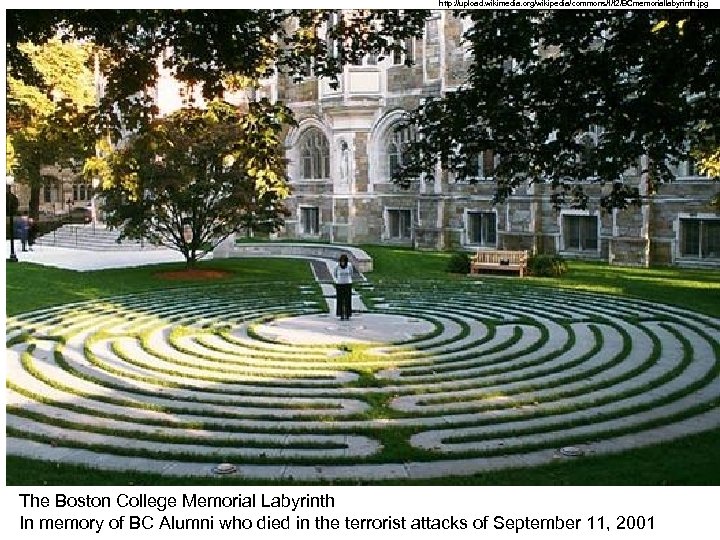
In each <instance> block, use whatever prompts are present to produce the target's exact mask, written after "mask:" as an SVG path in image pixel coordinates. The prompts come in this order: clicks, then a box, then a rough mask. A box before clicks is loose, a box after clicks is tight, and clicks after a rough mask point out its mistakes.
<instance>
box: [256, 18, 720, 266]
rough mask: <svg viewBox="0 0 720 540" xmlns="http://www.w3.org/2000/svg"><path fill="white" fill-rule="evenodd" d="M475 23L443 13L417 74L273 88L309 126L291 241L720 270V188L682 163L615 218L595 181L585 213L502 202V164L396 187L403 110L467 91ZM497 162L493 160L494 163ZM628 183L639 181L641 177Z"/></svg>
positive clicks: (292, 166) (298, 132)
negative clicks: (511, 252) (468, 42)
mask: <svg viewBox="0 0 720 540" xmlns="http://www.w3.org/2000/svg"><path fill="white" fill-rule="evenodd" d="M464 29H465V28H464V22H463V21H462V20H459V19H456V18H454V17H452V16H451V15H450V14H449V13H446V12H438V13H437V14H436V16H435V18H433V19H431V20H429V21H428V22H427V25H426V29H425V35H424V37H423V39H417V40H414V42H413V43H412V47H411V49H412V50H411V52H410V54H412V55H413V61H414V65H413V66H412V67H407V66H405V65H403V63H404V60H405V59H404V58H403V57H400V56H396V57H394V58H385V59H383V60H381V61H380V62H376V61H375V60H373V59H366V61H365V62H364V63H363V65H357V66H348V67H346V69H345V71H344V74H343V76H342V77H341V79H340V84H339V85H338V86H337V88H333V87H331V85H329V84H328V82H327V81H324V80H318V79H309V80H307V81H304V82H302V83H297V84H296V83H292V82H291V81H289V80H287V79H285V78H282V77H280V78H276V79H275V80H273V81H269V84H268V85H267V86H266V88H265V89H264V91H265V92H266V93H267V95H268V97H271V98H276V99H281V100H283V101H284V102H286V103H287V104H288V105H289V106H290V107H291V108H292V109H293V110H294V112H295V114H296V117H297V120H298V122H299V124H298V127H297V128H294V129H292V130H291V131H290V132H289V133H288V135H287V139H286V147H287V157H288V159H289V175H290V178H291V181H292V187H293V195H292V197H291V199H290V200H289V201H288V207H289V210H290V211H291V216H290V217H289V219H288V220H287V222H286V226H285V228H284V229H283V231H281V233H280V235H281V236H282V237H284V238H293V239H303V240H318V241H329V242H338V243H353V244H357V243H382V244H391V245H402V246H413V247H416V248H420V249H468V250H471V249H472V250H474V249H483V248H488V249H491V248H492V249H527V250H529V251H531V252H533V253H561V254H562V255H564V256H568V257H574V258H588V259H597V260H605V261H609V262H610V263H613V264H623V265H637V266H647V265H649V264H676V265H688V266H690V265H703V266H705V265H707V266H716V267H718V266H720V214H718V213H717V212H716V211H715V210H714V209H713V207H712V206H711V205H710V201H711V199H712V198H713V196H714V195H715V194H716V192H717V189H718V187H717V186H718V184H717V183H716V182H714V181H713V180H711V179H708V178H704V177H701V176H696V175H694V171H693V170H691V168H689V167H688V164H681V166H680V167H679V170H678V180H677V181H676V182H675V183H673V184H670V185H664V186H661V189H660V192H659V193H658V194H656V195H653V196H651V197H648V199H647V203H646V204H645V205H643V207H642V208H631V209H628V210H623V211H616V212H613V213H607V212H601V211H600V209H599V206H598V201H599V198H600V196H601V194H602V191H601V190H602V188H601V187H600V186H596V185H591V184H588V185H587V186H586V190H587V192H588V193H589V194H590V195H591V198H590V204H589V207H588V209H587V210H586V211H573V210H562V211H560V212H557V211H556V210H554V209H553V208H552V205H551V204H550V191H549V188H547V187H545V186H525V187H524V188H523V189H520V190H519V191H518V192H517V193H516V194H514V195H513V196H512V197H511V198H510V199H509V200H508V201H507V202H506V203H504V204H498V205H493V203H492V198H493V194H494V187H495V185H494V182H493V178H492V161H493V160H492V156H485V157H484V159H481V160H480V163H479V166H478V176H479V181H478V182H477V183H475V184H468V183H462V184H461V183H457V182H455V181H454V179H453V178H452V175H451V174H448V173H447V172H444V171H438V172H439V173H440V174H439V175H437V178H439V180H436V181H435V182H425V181H424V180H422V179H419V180H418V181H417V182H416V183H415V184H414V185H413V186H412V187H411V188H410V189H408V190H405V189H402V188H399V187H397V186H395V185H394V184H393V183H392V182H391V181H390V179H389V177H390V171H391V170H392V168H393V167H394V166H395V164H397V163H398V161H399V160H401V159H402V151H401V146H402V142H403V140H404V139H405V138H406V137H408V136H409V135H408V134H406V133H397V132H395V130H394V129H393V128H394V127H395V125H396V123H397V122H398V120H399V119H400V117H401V115H402V113H403V111H407V110H411V109H413V108H414V107H416V106H417V105H418V104H419V103H420V101H421V100H422V99H423V97H426V96H436V95H440V94H443V93H445V92H451V91H453V89H454V88H457V87H458V86H459V85H460V84H462V82H463V80H464V77H465V73H466V70H467V68H468V65H469V61H470V56H469V52H468V51H467V49H466V48H465V47H464V46H463V44H462V42H461V35H462V33H463V31H464ZM488 158H489V159H488ZM626 181H627V182H630V183H636V184H638V185H639V184H640V178H639V177H638V174H637V172H635V171H628V176H627V178H626Z"/></svg>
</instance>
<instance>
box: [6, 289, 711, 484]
mask: <svg viewBox="0 0 720 540" xmlns="http://www.w3.org/2000/svg"><path fill="white" fill-rule="evenodd" d="M313 292H314V294H313ZM361 294H362V296H363V299H364V300H365V303H366V305H367V306H368V312H366V313H361V314H359V317H357V318H354V319H353V320H352V321H351V322H350V323H349V325H350V326H349V330H348V338H347V339H346V338H345V337H343V336H344V334H342V333H341V332H338V331H337V329H339V328H340V326H339V323H338V321H336V320H335V319H334V318H332V317H330V316H329V315H328V314H327V313H326V312H327V308H326V306H325V303H324V301H323V298H322V293H321V292H320V290H319V288H318V289H317V290H315V288H311V287H308V286H302V287H298V286H296V285H291V284H273V286H268V287H258V286H257V285H252V286H251V285H247V286H242V285H233V286H232V287H227V286H214V287H204V288H202V289H183V290H167V291H156V292H152V293H144V294H136V295H126V296H118V297H113V298H106V299H103V300H97V301H90V302H85V303H80V304H73V305H65V306H59V307H54V308H50V309H46V310H39V311H34V312H31V313H26V314H23V315H20V316H17V317H12V318H9V320H8V327H7V336H8V380H7V386H8V390H7V403H8V413H7V426H8V435H7V451H8V453H9V454H13V455H24V456H28V457H36V458H39V459H46V460H53V461H58V462H67V463H82V464H89V465H91V466H95V467H100V468H107V469H116V470H118V469H119V470H125V469H130V470H137V471H152V472H160V473H163V474H172V475H182V476H184V475H187V476H197V475H209V474H213V472H212V471H213V468H214V467H216V466H217V465H218V464H220V463H229V464H232V465H234V466H236V468H237V472H236V473H234V474H230V475H228V476H233V475H235V476H237V475H241V476H243V477H248V478H256V479H286V480H287V479H291V478H292V479H321V480H322V479H335V478H337V479H352V478H354V479H363V480H373V479H376V480H381V479H387V478H424V477H433V476H452V475H468V474H473V473H475V472H478V471H483V470H494V469H500V468H506V467H518V466H533V465H538V464H542V463H547V462H549V461H552V460H556V459H568V458H567V457H566V456H564V455H563V453H562V452H561V449H562V448H568V447H573V448H577V449H578V453H579V454H580V457H573V458H572V459H583V456H587V455H593V454H598V453H608V452H617V451H621V450H624V449H628V448H633V447H637V446H642V445H647V444H651V443H653V442H659V441H663V440H669V439H673V438H677V437H682V436H684V435H687V434H690V433H695V432H699V431H702V430H706V429H711V428H714V427H717V426H719V425H720V407H719V406H718V403H719V402H720V401H719V400H720V353H719V351H720V347H719V345H718V342H719V341H720V321H718V320H717V319H715V318H712V317H708V316H705V315H702V314H698V313H694V312H691V311H688V310H683V309H678V308H675V307H671V306H666V305H659V304H653V303H649V302H645V301H641V300H632V299H629V298H621V297H614V296H608V295H601V294H591V293H584V292H574V291H563V290H558V289H550V288H548V289H544V288H537V287H524V286H522V285H516V284H513V285H506V284H502V283H501V284H495V283H485V284H479V285H478V284H470V283H435V282H413V283H392V284H390V283H386V284H376V285H375V286H373V287H365V288H363V290H361ZM383 317H387V318H388V319H387V320H388V321H390V320H392V321H395V323H398V321H406V322H407V325H408V331H407V332H406V333H405V335H398V334H397V333H393V332H390V333H389V334H388V335H387V339H372V340H370V339H368V340H359V341H353V340H352V339H351V337H352V334H353V327H354V328H355V329H356V333H361V331H360V327H361V326H363V324H365V327H367V326H368V324H369V323H368V321H370V320H371V319H372V318H375V319H377V320H382V318H383ZM309 320H312V321H320V324H321V326H319V327H317V328H325V330H326V331H327V335H329V336H330V337H331V338H332V339H328V340H326V341H323V340H314V339H311V340H309V341H310V342H302V340H293V339H287V336H285V337H283V333H282V332H280V333H277V332H276V330H277V329H278V328H280V329H281V330H282V329H283V328H284V327H283V324H285V323H287V322H288V321H295V322H297V321H309ZM364 321H365V323H364ZM352 325H354V326H352ZM268 329H273V332H276V333H273V332H270V333H268V332H267V330H268ZM333 329H334V330H333ZM343 331H345V329H344V330H343ZM338 336H339V337H338ZM375 337H376V338H377V337H378V336H377V335H376V336H375ZM380 337H382V336H380ZM278 338H281V339H278Z"/></svg>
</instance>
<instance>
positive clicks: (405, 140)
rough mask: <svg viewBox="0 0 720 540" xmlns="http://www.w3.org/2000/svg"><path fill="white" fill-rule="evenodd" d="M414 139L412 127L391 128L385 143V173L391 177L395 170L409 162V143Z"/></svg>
mask: <svg viewBox="0 0 720 540" xmlns="http://www.w3.org/2000/svg"><path fill="white" fill-rule="evenodd" d="M413 139H414V137H413V133H412V131H411V130H410V128H403V129H401V130H400V131H396V130H395V129H393V128H390V129H389V130H388V133H387V138H386V143H385V166H386V169H385V173H386V176H387V177H388V178H390V177H391V176H392V175H393V173H394V172H395V171H397V170H398V169H399V168H400V167H401V166H402V165H405V164H406V163H407V162H408V144H409V143H410V142H411V141H412V140H413Z"/></svg>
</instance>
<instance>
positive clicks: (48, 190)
mask: <svg viewBox="0 0 720 540" xmlns="http://www.w3.org/2000/svg"><path fill="white" fill-rule="evenodd" d="M43 202H46V203H49V202H52V187H50V186H49V185H48V184H45V185H44V186H43Z"/></svg>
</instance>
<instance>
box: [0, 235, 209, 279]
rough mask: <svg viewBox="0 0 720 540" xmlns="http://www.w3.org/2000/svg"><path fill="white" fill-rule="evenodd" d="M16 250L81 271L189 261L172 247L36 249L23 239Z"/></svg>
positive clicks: (21, 257) (23, 256) (22, 257)
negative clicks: (27, 246)
mask: <svg viewBox="0 0 720 540" xmlns="http://www.w3.org/2000/svg"><path fill="white" fill-rule="evenodd" d="M15 254H16V255H17V258H18V261H20V262H31V263H35V264H42V265H44V266H54V267H56V268H64V269H66V270H76V271H79V272H85V271H88V270H102V269H105V268H130V267H133V266H144V265H147V264H159V263H167V262H184V261H185V258H184V257H183V256H182V254H181V253H180V252H178V251H174V250H171V249H158V250H148V251H87V250H82V249H69V248H60V247H50V246H33V250H32V251H22V249H21V247H20V241H19V240H15ZM9 256H10V241H9V240H6V242H5V258H6V259H7V257H9ZM207 258H212V254H209V255H208V256H207V257H206V259H207ZM203 260H205V259H203ZM6 264H8V263H6Z"/></svg>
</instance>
